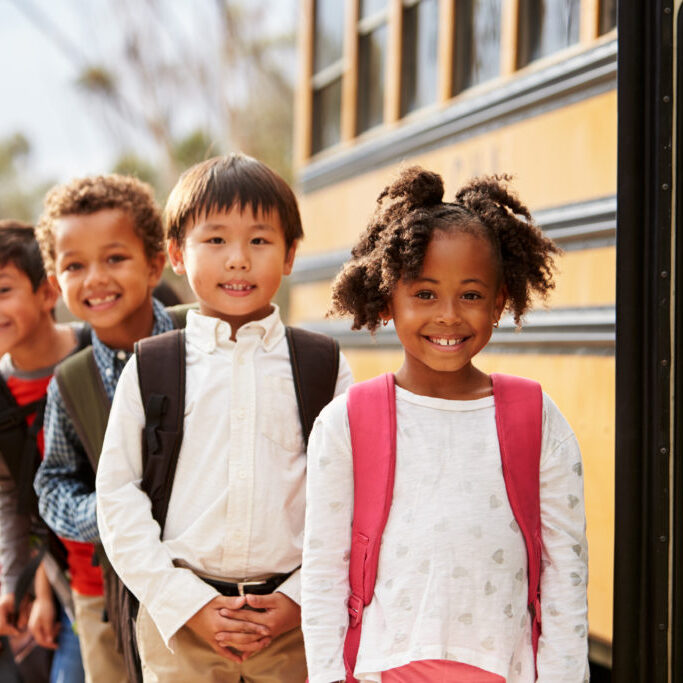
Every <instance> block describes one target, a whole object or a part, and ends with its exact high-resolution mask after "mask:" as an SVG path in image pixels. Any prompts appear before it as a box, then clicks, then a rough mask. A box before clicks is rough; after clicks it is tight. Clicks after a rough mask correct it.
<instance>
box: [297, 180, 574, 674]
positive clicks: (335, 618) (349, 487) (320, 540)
mask: <svg viewBox="0 0 683 683" xmlns="http://www.w3.org/2000/svg"><path fill="white" fill-rule="evenodd" d="M505 180H506V178H497V177H493V178H480V179H476V180H474V181H472V182H471V183H469V184H468V185H466V186H465V187H463V188H462V189H461V190H460V191H459V192H458V193H457V195H456V197H455V200H454V201H453V202H444V201H442V198H443V183H442V180H441V177H440V176H438V175H436V174H434V173H430V172H427V171H425V170H423V169H421V168H418V167H413V168H409V169H407V170H405V171H404V172H403V173H402V174H401V176H400V177H399V178H398V180H397V181H396V182H395V183H394V184H392V185H390V186H389V187H387V188H385V190H384V191H383V192H382V193H381V194H380V196H379V199H378V206H377V210H376V212H375V214H374V216H373V218H372V219H371V222H370V225H369V227H368V229H367V230H366V232H365V233H364V235H363V236H362V237H361V239H360V241H359V242H358V244H357V245H356V246H355V247H354V249H353V251H352V258H351V260H350V261H349V262H348V263H347V264H346V265H345V267H344V269H343V271H342V272H341V274H340V275H339V276H338V278H337V280H336V281H335V284H334V287H333V310H334V312H336V313H338V314H350V315H352V316H353V319H354V323H353V327H354V329H359V328H362V327H367V328H368V329H370V330H375V329H376V328H377V327H378V325H379V324H380V323H384V324H386V323H387V322H388V321H389V320H393V323H394V326H395V329H396V333H397V335H398V338H399V340H400V342H401V344H402V346H403V349H404V361H403V364H402V366H401V367H400V369H399V370H398V371H397V372H396V373H395V375H394V376H389V377H390V383H391V386H392V387H394V384H395V411H396V425H397V426H396V449H395V454H396V455H395V457H396V464H395V479H394V486H393V497H392V499H391V507H390V510H389V514H388V519H387V522H386V526H385V527H384V533H383V535H382V545H381V549H380V550H379V561H378V567H377V579H376V582H375V584H374V593H372V599H371V600H370V602H369V604H366V606H365V609H364V613H363V615H362V630H361V633H360V644H359V648H358V654H357V659H356V662H355V668H353V667H349V665H348V662H347V666H346V667H345V663H344V657H343V653H344V642H345V638H346V636H347V630H348V624H349V612H348V611H347V604H346V603H347V601H348V600H349V596H350V595H352V591H351V587H350V583H349V558H350V555H351V553H352V552H353V551H352V544H351V538H352V533H351V530H352V526H351V525H352V521H354V520H353V516H354V472H353V456H352V448H351V433H350V427H349V411H348V410H347V399H346V398H342V397H338V398H337V399H335V400H334V401H333V402H332V403H331V404H330V405H329V406H328V407H327V408H326V409H325V410H324V411H323V412H322V413H321V415H320V417H319V418H318V421H317V422H316V425H315V427H314V430H313V433H312V435H311V440H310V444H309V461H308V489H307V513H306V532H305V539H304V559H303V570H302V622H303V630H304V637H305V642H306V653H307V660H308V667H309V676H310V681H311V683H330V681H337V680H340V679H345V678H346V679H347V680H353V676H355V678H357V679H360V680H364V681H382V682H383V683H406V682H417V681H425V682H426V681H431V682H439V681H454V682H455V681H457V682H469V683H474V682H475V681H476V682H477V683H503V682H504V681H508V682H515V683H520V682H522V683H530V682H532V681H535V680H539V681H552V682H553V683H556V682H558V681H572V682H577V683H578V682H581V681H584V680H587V677H588V662H587V621H586V613H587V607H586V582H587V544H586V538H585V516H584V507H583V482H582V467H581V455H580V452H579V448H578V444H577V442H576V439H575V437H574V435H573V433H572V431H571V428H570V427H569V425H568V424H567V422H566V421H565V419H564V418H563V417H562V415H561V414H560V412H559V410H558V409H557V407H556V406H555V404H554V403H553V402H552V401H551V399H550V398H549V397H548V396H546V395H545V394H543V395H542V400H541V399H540V389H539V390H538V394H539V402H538V407H539V410H538V412H539V413H540V411H541V404H542V416H540V415H539V419H538V424H539V425H540V429H539V431H540V432H541V433H540V435H539V441H540V463H539V464H537V467H536V470H537V471H538V472H539V476H538V481H536V482H535V483H534V485H535V488H536V490H537V491H539V492H540V493H539V494H538V495H539V498H540V525H539V526H540V534H541V536H542V540H541V542H540V544H539V548H540V550H539V552H540V553H541V555H540V562H539V563H538V565H539V569H540V572H541V578H540V600H541V602H540V605H538V604H536V605H534V607H535V608H536V609H535V610H534V611H533V612H535V613H536V614H537V616H538V617H539V619H538V620H535V619H534V613H532V610H530V609H529V603H528V592H529V585H530V582H529V581H528V579H527V573H532V572H531V568H530V564H531V563H530V562H529V561H528V559H527V546H526V544H525V537H526V532H525V534H524V537H523V534H522V533H521V532H520V525H519V524H518V522H520V519H519V518H518V517H517V515H516V514H515V512H513V505H512V503H511V500H509V498H508V490H509V488H508V481H507V477H508V474H507V473H504V471H503V466H502V464H501V448H500V445H499V436H498V431H497V428H496V420H497V417H498V415H497V407H498V403H497V400H498V399H497V398H496V396H497V394H496V390H495V389H494V385H493V382H494V381H496V380H495V378H494V379H493V380H492V378H491V377H490V376H489V375H487V374H486V373H484V372H482V371H481V370H479V369H478V368H477V367H476V366H475V365H474V363H473V361H474V359H475V356H476V355H477V354H478V353H479V352H480V351H481V350H482V349H483V348H484V347H485V346H486V344H487V343H488V341H489V339H490V338H491V334H492V332H493V329H494V327H497V325H498V321H499V319H500V317H501V315H502V313H503V311H504V310H505V309H506V308H507V309H508V310H509V311H510V312H511V314H512V316H513V318H514V320H515V322H516V323H518V324H519V323H520V320H521V318H522V316H523V315H524V313H525V312H526V311H527V310H528V308H529V307H530V302H531V297H532V295H537V296H540V297H541V298H543V297H545V295H546V294H547V293H548V291H549V290H550V289H551V288H552V287H553V280H552V269H553V260H552V259H553V255H554V254H556V253H558V249H557V248H556V247H555V245H554V244H553V243H552V242H551V241H550V240H549V239H547V238H546V237H544V236H543V234H542V233H541V231H540V230H539V229H538V228H536V227H535V226H534V225H533V222H532V220H531V216H530V214H529V211H528V209H527V208H526V207H525V206H524V205H523V204H522V203H521V202H520V201H519V200H518V199H517V198H516V197H515V196H514V195H513V194H511V193H510V192H509V191H508V189H507V187H506V184H505ZM392 390H393V389H392ZM354 443H356V442H355V441H354ZM376 451H377V453H379V452H381V451H382V445H380V444H377V448H376ZM367 455H373V457H379V456H378V455H377V454H370V453H368V454H367ZM525 458H526V456H525ZM537 462H538V459H537ZM514 466H515V463H513V467H514ZM531 488H532V490H533V487H531ZM356 491H357V489H356ZM358 504H359V503H358V501H356V508H358ZM361 504H362V501H361ZM515 510H516V508H515ZM522 526H524V525H522ZM354 547H355V546H354ZM539 611H540V614H538V612H539ZM539 623H540V624H541V633H540V639H538V640H537V638H538V632H537V627H538V624H539ZM532 633H534V634H535V635H532ZM536 651H537V652H536ZM349 668H351V671H349ZM352 673H353V676H352V675H351V674H352Z"/></svg>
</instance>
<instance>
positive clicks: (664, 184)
mask: <svg viewBox="0 0 683 683" xmlns="http://www.w3.org/2000/svg"><path fill="white" fill-rule="evenodd" d="M668 189H669V183H662V190H664V191H666V190H668Z"/></svg>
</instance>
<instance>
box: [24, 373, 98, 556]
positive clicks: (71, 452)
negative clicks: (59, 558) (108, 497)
mask: <svg viewBox="0 0 683 683" xmlns="http://www.w3.org/2000/svg"><path fill="white" fill-rule="evenodd" d="M44 434H45V455H44V458H43V462H42V463H41V465H40V467H39V468H38V471H37V473H36V478H35V481H34V487H35V490H36V493H37V494H38V508H39V511H40V515H41V517H42V518H43V519H44V520H45V522H46V523H47V524H48V526H49V527H50V528H51V529H52V530H53V531H54V532H55V533H56V534H58V535H59V536H63V537H64V538H70V539H72V540H75V541H83V542H88V543H96V542H97V541H98V540H99V533H98V531H97V515H96V511H95V479H94V475H93V471H92V466H91V465H90V462H89V461H88V456H87V455H86V453H85V450H84V448H83V446H82V444H81V442H80V439H79V438H78V435H77V434H76V430H75V429H74V426H73V424H72V423H71V419H70V418H69V414H68V413H67V411H66V407H65V405H64V401H63V399H62V395H61V394H60V392H59V386H58V384H57V380H56V379H55V378H54V377H53V378H52V379H51V380H50V384H49V385H48V387H47V404H46V406H45V424H44Z"/></svg>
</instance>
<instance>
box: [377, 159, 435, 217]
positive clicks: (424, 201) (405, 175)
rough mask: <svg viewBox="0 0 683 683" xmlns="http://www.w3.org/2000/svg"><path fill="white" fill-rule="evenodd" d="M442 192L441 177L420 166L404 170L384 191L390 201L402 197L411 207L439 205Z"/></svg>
mask: <svg viewBox="0 0 683 683" xmlns="http://www.w3.org/2000/svg"><path fill="white" fill-rule="evenodd" d="M443 192H444V188H443V179H442V178H441V176H440V175H439V174H438V173H432V172H431V171H426V170H425V169H424V168H422V167H421V166H410V167H409V168H406V169H405V170H404V171H402V172H401V175H399V177H398V178H397V180H396V181H395V182H394V183H393V184H392V185H390V186H389V187H388V188H387V189H386V191H385V193H386V194H387V195H389V197H391V198H392V199H396V198H399V197H403V198H404V199H405V201H406V202H407V203H408V204H409V205H411V206H413V207H418V206H434V205H435V204H440V203H441V201H442V199H443Z"/></svg>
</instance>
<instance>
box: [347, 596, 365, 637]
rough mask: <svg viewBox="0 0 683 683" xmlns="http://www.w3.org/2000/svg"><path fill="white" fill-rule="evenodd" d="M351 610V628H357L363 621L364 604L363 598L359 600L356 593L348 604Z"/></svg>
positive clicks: (350, 597)
mask: <svg viewBox="0 0 683 683" xmlns="http://www.w3.org/2000/svg"><path fill="white" fill-rule="evenodd" d="M347 605H348V610H349V626H350V627H351V628H355V627H356V626H358V624H360V622H361V621H362V619H363V607H364V606H365V605H364V604H363V600H362V598H359V597H358V596H357V595H356V594H355V593H351V595H350V596H349V601H348V603H347Z"/></svg>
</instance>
